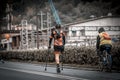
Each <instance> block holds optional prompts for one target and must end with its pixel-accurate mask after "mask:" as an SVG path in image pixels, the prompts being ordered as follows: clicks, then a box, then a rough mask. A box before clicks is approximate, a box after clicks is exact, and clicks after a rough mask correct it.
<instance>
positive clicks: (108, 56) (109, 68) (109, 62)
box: [107, 54, 112, 71]
mask: <svg viewBox="0 0 120 80" xmlns="http://www.w3.org/2000/svg"><path fill="white" fill-rule="evenodd" d="M107 68H108V70H109V71H111V68H112V56H111V55H110V54H107Z"/></svg>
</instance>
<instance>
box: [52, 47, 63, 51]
mask: <svg viewBox="0 0 120 80" xmlns="http://www.w3.org/2000/svg"><path fill="white" fill-rule="evenodd" d="M54 51H60V52H63V51H64V46H54Z"/></svg>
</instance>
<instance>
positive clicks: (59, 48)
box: [48, 25, 65, 73]
mask: <svg viewBox="0 0 120 80" xmlns="http://www.w3.org/2000/svg"><path fill="white" fill-rule="evenodd" d="M52 39H54V54H55V60H56V64H57V72H58V73H60V65H59V64H60V53H62V52H63V51H64V45H65V35H64V33H63V31H62V30H61V25H56V26H55V29H54V30H52V32H51V36H50V39H49V47H48V48H51V42H52Z"/></svg>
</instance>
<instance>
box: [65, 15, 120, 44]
mask: <svg viewBox="0 0 120 80" xmlns="http://www.w3.org/2000/svg"><path fill="white" fill-rule="evenodd" d="M65 26H66V27H68V32H67V42H68V44H70V43H72V44H73V45H76V44H77V45H95V43H96V36H97V35H98V29H99V28H100V27H103V28H104V29H105V30H106V31H107V32H108V33H109V34H110V36H111V37H112V39H113V40H115V39H120V16H105V17H100V18H93V19H89V20H85V21H78V22H74V23H70V24H66V25H65ZM74 43H75V44H74Z"/></svg>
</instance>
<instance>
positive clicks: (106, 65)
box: [99, 47, 112, 71]
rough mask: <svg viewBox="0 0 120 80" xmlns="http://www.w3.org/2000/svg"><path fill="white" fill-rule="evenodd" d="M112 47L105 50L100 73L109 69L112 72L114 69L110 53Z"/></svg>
mask: <svg viewBox="0 0 120 80" xmlns="http://www.w3.org/2000/svg"><path fill="white" fill-rule="evenodd" d="M109 50H110V47H106V48H105V50H104V51H103V53H102V54H101V55H102V60H101V61H100V65H99V67H100V71H103V69H106V68H107V69H108V70H110V71H111V67H112V56H111V54H110V53H109Z"/></svg>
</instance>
